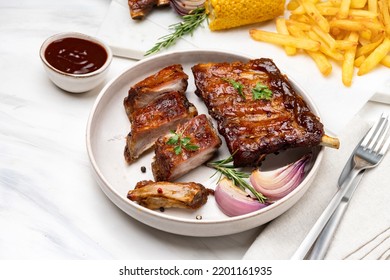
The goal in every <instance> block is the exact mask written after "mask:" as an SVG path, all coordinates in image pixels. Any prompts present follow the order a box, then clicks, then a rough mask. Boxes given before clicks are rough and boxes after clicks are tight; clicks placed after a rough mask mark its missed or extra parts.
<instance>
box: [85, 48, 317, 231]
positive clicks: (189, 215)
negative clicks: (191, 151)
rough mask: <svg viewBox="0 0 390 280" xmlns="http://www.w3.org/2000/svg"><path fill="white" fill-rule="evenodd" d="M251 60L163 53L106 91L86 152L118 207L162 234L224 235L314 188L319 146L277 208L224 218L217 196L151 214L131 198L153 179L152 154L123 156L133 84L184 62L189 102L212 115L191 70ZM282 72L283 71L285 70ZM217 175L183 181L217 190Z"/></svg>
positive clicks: (286, 155)
mask: <svg viewBox="0 0 390 280" xmlns="http://www.w3.org/2000/svg"><path fill="white" fill-rule="evenodd" d="M248 59H249V58H248V57H244V56H241V55H236V54H232V53H227V52H216V51H206V50H195V51H182V52H174V53H169V54H163V55H158V56H154V57H151V58H148V59H144V60H142V61H140V62H138V63H137V64H135V65H133V66H132V67H130V68H128V69H127V70H125V71H124V72H123V73H122V74H120V75H119V76H118V77H117V78H115V79H113V80H112V81H111V82H110V83H109V84H107V85H106V86H105V87H104V88H103V90H102V91H101V93H100V94H99V96H98V98H97V100H96V103H95V105H94V106H93V109H92V112H91V115H90V118H89V121H88V126H87V149H88V155H89V157H90V161H91V163H92V167H93V170H94V172H95V174H96V179H97V181H98V183H99V185H100V187H101V189H102V190H103V191H104V193H105V194H106V195H107V196H108V197H109V198H110V199H111V201H112V202H113V203H114V204H115V205H117V206H118V207H119V208H120V209H122V210H123V211H124V212H126V213H127V214H128V215H130V216H131V217H133V218H135V219H137V220H139V221H141V222H143V223H145V224H147V225H149V226H152V227H154V228H157V229H160V230H163V231H167V232H171V233H176V234H181V235H189V236H220V235H227V234H233V233H238V232H242V231H245V230H249V229H251V228H254V227H257V226H259V225H262V224H264V223H266V222H269V221H270V220H272V219H274V218H276V217H278V216H279V215H281V214H282V213H283V212H285V211H286V210H288V209H289V208H290V207H292V206H293V205H294V204H295V203H297V202H298V200H299V199H300V198H301V197H302V196H303V194H304V193H305V192H306V190H307V189H308V187H309V186H310V183H311V182H312V180H313V178H314V177H315V175H316V173H317V170H318V167H319V165H320V163H321V161H322V153H323V151H322V149H320V148H316V149H314V150H313V152H314V155H315V156H314V159H315V160H314V161H313V165H312V167H311V169H310V170H308V171H307V175H306V177H305V179H304V181H303V182H302V183H301V185H300V186H299V187H298V188H296V189H295V190H294V191H293V192H291V193H290V194H289V195H288V196H286V197H284V198H283V199H281V200H280V201H278V202H276V203H274V204H273V205H270V206H268V207H266V208H263V209H261V210H259V211H256V212H252V213H249V214H246V215H243V216H238V217H228V216H226V215H224V214H223V213H222V212H221V211H220V210H219V209H218V206H217V204H216V203H215V200H214V197H213V196H209V200H208V202H207V203H206V205H204V206H203V207H201V208H200V209H198V210H196V211H193V210H185V209H166V210H165V211H164V212H161V211H158V210H157V211H153V210H149V209H147V208H144V207H142V206H139V205H138V204H137V203H135V202H132V201H130V200H128V199H127V198H126V195H127V192H128V191H129V190H130V189H133V188H134V186H135V184H136V183H137V182H138V181H141V180H148V179H150V180H153V175H152V172H151V168H150V163H151V161H152V157H153V151H150V152H149V153H147V154H145V155H144V156H142V157H141V158H140V159H139V160H138V161H136V162H135V163H133V164H131V165H128V164H127V163H126V162H125V160H124V157H123V150H124V147H125V141H126V135H127V134H128V133H129V130H130V123H129V120H128V118H127V116H126V113H125V111H124V107H123V99H124V98H125V97H126V96H127V92H128V90H129V88H130V86H131V85H133V84H135V83H136V82H138V81H140V80H142V79H144V78H145V77H147V76H149V75H151V74H153V73H155V72H157V71H159V70H160V69H161V68H163V67H165V66H168V65H171V64H175V63H180V64H182V65H183V68H184V71H185V72H186V73H187V74H188V76H189V81H188V84H189V85H188V89H187V97H188V99H189V100H190V101H191V102H192V103H193V104H194V105H195V106H196V107H197V109H198V111H199V114H201V113H206V114H207V110H206V107H205V105H204V104H203V103H202V102H201V100H200V99H199V98H198V97H197V96H196V95H195V94H194V90H195V85H194V82H193V77H192V72H191V69H190V68H191V67H192V66H193V65H195V64H197V63H200V62H222V61H227V62H228V61H235V60H241V61H247V60H248ZM281 71H282V72H284V71H283V70H282V69H281ZM284 73H285V72H284ZM291 83H292V84H293V85H294V87H295V89H296V90H297V91H298V92H300V94H301V95H302V96H303V97H304V99H305V100H306V101H307V103H308V105H309V106H310V108H311V109H312V111H313V112H314V113H315V114H317V115H319V113H318V110H317V108H316V107H315V105H314V104H313V102H312V101H311V99H310V97H309V96H308V95H307V94H306V93H305V92H304V91H303V90H302V89H301V88H300V87H298V85H297V84H296V83H294V82H293V81H291ZM221 138H222V137H221ZM222 139H223V138H222ZM306 152H308V151H307V150H305V149H295V150H291V151H287V152H282V153H280V154H279V155H277V156H269V157H267V160H266V161H265V163H264V164H263V166H265V167H266V168H267V167H268V168H276V167H278V166H282V165H284V164H286V163H287V162H291V161H292V160H294V159H297V158H298V157H299V156H300V155H302V154H303V153H306ZM227 155H228V152H227V148H226V146H225V144H223V145H222V147H221V148H220V152H219V154H218V155H217V156H216V158H215V159H222V158H225V157H226V156H227ZM142 166H145V167H146V169H147V171H146V172H145V173H142V172H141V167H142ZM213 174H214V170H212V169H210V168H207V167H205V166H200V167H198V168H197V169H195V170H194V171H192V172H191V173H189V174H187V175H186V176H184V177H182V178H180V180H179V181H187V182H188V181H195V182H198V183H202V184H203V185H205V186H206V187H208V188H215V185H216V180H217V176H214V177H212V178H210V177H211V176H212V175H213Z"/></svg>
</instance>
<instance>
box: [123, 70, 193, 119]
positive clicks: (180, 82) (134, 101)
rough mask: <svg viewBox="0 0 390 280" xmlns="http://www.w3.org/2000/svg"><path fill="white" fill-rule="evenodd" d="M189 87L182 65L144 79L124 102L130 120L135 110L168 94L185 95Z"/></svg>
mask: <svg viewBox="0 0 390 280" xmlns="http://www.w3.org/2000/svg"><path fill="white" fill-rule="evenodd" d="M187 86H188V76H187V74H186V73H184V71H183V67H182V66H181V65H180V64H174V65H171V66H167V67H165V68H163V69H161V70H160V71H159V72H157V73H155V74H154V75H151V76H149V77H147V78H145V79H143V80H142V81H140V82H138V83H137V84H135V85H134V86H132V87H131V88H130V90H129V93H128V96H127V97H126V98H125V100H124V102H123V104H124V106H125V110H126V113H127V115H128V117H129V119H130V118H131V114H132V113H133V112H134V111H135V110H137V109H140V108H143V107H145V106H146V105H148V104H149V103H151V102H153V101H154V100H156V99H157V98H159V97H161V96H162V95H163V94H164V93H166V92H171V91H177V92H180V93H182V94H184V93H185V91H186V90H187Z"/></svg>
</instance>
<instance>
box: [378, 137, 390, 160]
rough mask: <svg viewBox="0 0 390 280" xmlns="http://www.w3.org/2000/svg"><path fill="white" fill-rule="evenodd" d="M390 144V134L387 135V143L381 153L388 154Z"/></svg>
mask: <svg viewBox="0 0 390 280" xmlns="http://www.w3.org/2000/svg"><path fill="white" fill-rule="evenodd" d="M389 146H390V135H389V136H388V137H387V140H386V142H385V144H383V146H382V149H381V150H380V151H379V154H380V155H384V154H386V152H387V150H388V149H389Z"/></svg>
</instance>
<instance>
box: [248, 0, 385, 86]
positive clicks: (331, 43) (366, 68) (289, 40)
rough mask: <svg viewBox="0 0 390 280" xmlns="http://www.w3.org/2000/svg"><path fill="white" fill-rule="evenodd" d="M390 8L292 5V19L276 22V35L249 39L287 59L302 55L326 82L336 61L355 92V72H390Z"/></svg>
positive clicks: (361, 3)
mask: <svg viewBox="0 0 390 280" xmlns="http://www.w3.org/2000/svg"><path fill="white" fill-rule="evenodd" d="M389 6H390V0H291V1H289V3H288V4H287V9H288V10H289V11H290V15H289V18H288V19H277V20H276V29H277V33H273V32H267V31H264V32H262V31H259V30H251V31H250V34H251V36H252V38H254V39H255V40H258V41H264V42H270V43H273V44H277V45H281V46H283V47H284V48H285V50H286V53H287V54H288V55H291V54H293V53H294V54H295V53H298V51H299V50H303V51H304V53H307V54H308V55H309V56H310V57H311V58H312V59H313V61H314V62H315V63H316V65H317V67H318V69H319V70H320V72H321V73H322V74H323V75H325V76H326V75H329V74H330V72H331V71H332V64H331V63H330V62H331V61H336V62H339V63H340V62H341V63H340V64H341V68H342V82H343V84H344V85H345V86H350V85H351V84H352V80H353V76H354V72H355V71H354V70H355V68H357V69H358V71H356V72H357V75H359V76H360V75H364V74H366V73H368V72H370V71H371V70H372V69H374V68H375V67H377V66H378V67H379V66H381V67H390V7H389ZM286 29H287V30H286ZM275 34H276V35H275ZM305 44H307V45H305ZM293 50H294V52H293Z"/></svg>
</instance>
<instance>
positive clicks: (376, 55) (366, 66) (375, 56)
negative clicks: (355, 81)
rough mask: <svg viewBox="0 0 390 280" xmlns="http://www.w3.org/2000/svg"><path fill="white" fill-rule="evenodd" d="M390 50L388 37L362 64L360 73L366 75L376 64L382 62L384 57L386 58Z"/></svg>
mask: <svg viewBox="0 0 390 280" xmlns="http://www.w3.org/2000/svg"><path fill="white" fill-rule="evenodd" d="M389 51H390V39H389V38H388V37H386V38H385V39H384V40H383V42H382V44H380V45H379V46H378V47H377V48H376V49H375V50H374V51H373V52H372V53H371V54H370V55H369V56H368V57H367V58H366V59H365V60H364V61H363V63H362V65H360V67H359V71H358V73H357V74H358V75H359V76H361V75H364V74H367V73H368V72H370V71H371V70H372V69H374V67H375V66H377V65H378V63H379V62H381V60H382V59H384V58H385V56H386V55H387V54H388V53H389Z"/></svg>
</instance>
